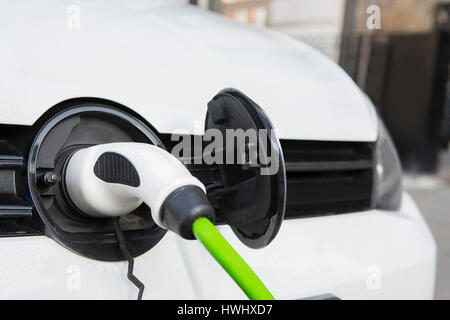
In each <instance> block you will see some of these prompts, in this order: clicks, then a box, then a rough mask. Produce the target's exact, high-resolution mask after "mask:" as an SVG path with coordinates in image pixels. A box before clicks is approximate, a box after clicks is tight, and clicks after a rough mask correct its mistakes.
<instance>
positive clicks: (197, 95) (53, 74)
mask: <svg viewBox="0 0 450 320" xmlns="http://www.w3.org/2000/svg"><path fill="white" fill-rule="evenodd" d="M76 3H77V4H79V6H80V7H79V8H80V9H81V28H80V29H79V30H70V29H69V28H68V27H67V19H68V16H69V14H67V12H66V10H67V8H68V7H69V6H70V5H72V2H71V1H56V0H45V1H40V2H39V3H34V2H27V3H22V2H19V1H17V2H11V1H5V0H0V8H1V9H0V30H2V31H1V35H0V47H1V50H0V70H2V77H0V93H1V94H0V122H1V123H8V124H22V125H32V124H33V123H34V122H35V121H36V120H37V119H38V118H39V117H40V116H41V115H42V114H43V113H44V112H45V111H47V110H48V109H49V108H51V107H52V106H54V105H55V104H57V103H59V102H62V101H64V100H67V99H72V98H77V97H96V98H103V99H108V100H112V101H115V102H118V103H121V104H123V105H125V106H127V107H129V108H132V109H133V110H134V111H136V112H137V113H138V114H140V115H141V116H142V117H144V118H145V119H146V120H147V121H148V122H149V123H151V124H152V125H153V126H154V127H155V128H156V129H157V130H158V131H159V132H162V133H170V132H176V131H178V132H179V131H181V130H183V131H184V132H187V133H201V132H202V128H203V121H204V117H205V114H206V103H207V102H208V101H209V100H210V99H211V98H212V96H213V95H214V94H215V93H217V92H218V91H219V90H221V89H223V88H225V87H235V88H238V89H239V90H241V91H243V92H244V93H246V94H247V95H248V96H250V97H252V99H254V100H255V101H256V102H257V103H259V104H260V105H261V106H262V107H263V108H264V109H265V110H266V112H267V114H268V115H269V116H270V118H271V119H272V121H273V123H274V126H275V127H276V128H277V130H278V133H279V136H280V137H281V138H285V139H286V138H289V139H304V140H328V141H375V140H376V139H377V116H376V113H375V110H374V108H373V106H372V104H371V103H370V101H369V100H368V99H367V98H366V97H365V95H364V94H362V93H361V92H360V90H359V89H358V88H357V86H356V85H355V84H354V83H353V82H352V80H351V79H350V78H349V77H348V76H347V75H346V74H345V72H344V71H342V70H341V69H340V68H339V67H338V66H336V65H335V64H334V63H333V62H331V61H330V60H328V59H327V58H326V57H324V56H323V55H322V54H320V53H319V52H317V51H316V50H314V49H311V48H310V47H308V46H307V45H305V44H302V43H300V42H297V41H294V40H291V39H289V38H287V37H284V36H281V35H278V34H275V33H272V32H268V31H265V30H260V29H254V28H245V27H242V26H238V25H235V24H234V23H232V22H230V21H228V20H226V19H225V18H222V17H218V16H216V15H214V14H211V13H208V12H204V11H201V10H198V9H195V8H193V7H190V6H187V5H183V4H178V3H176V2H168V1H162V2H150V1H137V2H135V3H134V4H127V3H126V2H125V1H123V2H122V1H115V2H114V3H110V2H105V1H77V2H76ZM220 230H221V232H222V233H223V234H224V235H225V237H226V238H227V239H228V240H229V241H230V242H231V243H232V245H233V246H234V247H235V248H236V249H237V251H238V252H239V253H240V254H241V255H242V256H243V257H244V258H245V259H246V260H247V261H248V262H249V264H250V265H251V266H252V267H253V268H254V270H255V271H256V273H257V274H258V275H260V276H261V278H262V279H263V280H264V282H265V283H266V285H267V286H268V287H269V288H270V289H271V291H273V294H274V295H275V297H277V298H286V299H297V298H302V297H308V296H313V295H319V294H324V293H330V294H334V295H336V296H338V297H340V298H368V299H370V298H417V299H427V298H432V296H433V291H434V278H435V264H436V261H435V260H436V245H435V243H434V240H433V238H432V236H431V234H430V232H429V229H428V227H427V226H426V224H425V222H424V220H423V218H422V217H421V214H420V212H419V211H418V210H417V207H416V206H415V204H414V202H413V200H412V199H411V198H410V197H409V196H408V195H407V194H406V193H405V194H404V196H403V204H402V207H401V209H400V210H399V211H398V212H386V211H379V210H371V211H366V212H358V213H351V214H341V215H337V216H326V217H319V218H308V219H298V220H286V221H284V223H283V225H282V227H281V230H280V233H279V235H278V236H277V238H276V239H275V240H274V241H273V243H271V244H270V245H269V246H268V247H267V248H264V249H260V250H252V249H249V248H247V247H245V246H244V245H242V244H241V243H240V242H239V241H238V240H237V238H236V237H235V236H234V235H233V233H232V232H231V231H230V229H229V228H228V227H221V228H220ZM0 265H1V266H2V273H0V288H1V289H0V298H4V299H6V298H31V299H42V298H55V299H72V298H80V299H101V298H106V299H133V298H136V296H137V289H136V288H135V287H134V286H133V285H132V284H131V283H130V282H129V281H128V280H127V278H126V263H125V262H120V263H111V262H99V261H94V260H90V259H87V258H84V257H81V256H79V255H77V254H76V253H73V252H71V251H70V250H68V249H66V248H64V247H62V246H61V245H59V244H58V243H56V242H55V241H54V240H52V239H50V238H48V237H45V236H30V237H13V238H1V239H0ZM135 270H136V274H137V275H138V277H139V278H140V279H141V280H142V281H143V282H144V283H145V285H146V288H147V289H146V291H145V294H144V298H149V299H169V298H178V299H197V298H200V299H217V298H230V299H235V298H245V296H244V295H243V293H242V292H241V291H240V290H239V288H238V287H237V286H236V285H235V284H234V283H233V282H232V281H231V280H230V279H229V277H228V276H227V275H226V274H225V273H224V271H223V270H222V269H221V268H220V267H219V266H218V265H217V264H216V263H215V262H214V261H213V260H212V258H211V257H209V255H208V253H207V252H206V251H205V250H204V249H203V248H201V245H200V244H199V243H197V242H196V241H184V240H182V239H181V238H179V237H178V236H176V235H174V234H171V233H168V234H167V235H166V236H165V237H164V238H163V239H162V240H161V242H160V243H158V244H157V245H156V246H155V247H154V248H153V249H151V250H150V251H149V252H147V253H145V254H143V255H142V256H140V257H138V258H137V259H136V263H135ZM218 288H220V290H218Z"/></svg>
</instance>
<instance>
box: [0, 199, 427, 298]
mask: <svg viewBox="0 0 450 320" xmlns="http://www.w3.org/2000/svg"><path fill="white" fill-rule="evenodd" d="M220 231H221V233H222V234H223V235H224V236H225V237H226V238H227V240H229V241H230V243H231V245H232V246H233V247H234V248H235V249H236V250H237V251H238V252H239V254H240V255H241V256H242V257H243V258H244V259H245V260H246V261H247V262H248V263H249V264H250V265H251V266H252V268H253V269H254V270H255V272H256V273H257V274H258V275H259V276H260V277H261V278H262V279H263V281H264V282H265V284H266V285H267V286H268V288H270V290H271V291H272V293H273V294H274V296H275V297H276V298H282V299H298V298H304V297H309V296H315V295H320V294H325V293H329V294H333V295H336V296H337V297H339V298H343V299H395V298H397V299H398V298H405V299H429V298H431V297H432V296H433V292H434V275H435V263H436V262H435V257H436V247H435V244H434V240H433V237H432V236H431V234H430V232H429V231H428V228H427V226H426V224H425V222H424V221H423V219H422V217H421V215H420V212H419V211H418V210H417V208H416V206H415V204H414V202H413V201H412V199H411V198H410V197H409V196H408V195H407V194H404V198H403V205H402V208H401V209H400V211H399V212H383V211H377V210H372V211H366V212H360V213H353V214H343V215H338V216H332V217H321V218H310V219H297V220H287V221H284V223H283V225H282V227H281V230H280V232H279V234H278V236H277V238H275V240H274V241H273V242H272V243H271V244H270V245H269V246H268V247H266V248H263V249H260V250H253V249H249V248H247V247H245V246H244V245H243V244H241V243H240V242H239V240H238V239H237V238H236V237H235V236H234V234H233V232H232V231H231V230H230V228H228V227H226V226H222V227H220ZM0 240H1V241H0V259H1V260H0V261H1V262H0V264H1V265H2V272H1V273H0V284H1V288H2V290H0V298H3V299H6V298H17V299H19V298H20V299H42V298H54V299H102V298H104V299H133V298H136V296H137V289H136V288H135V287H134V286H133V285H132V284H131V283H130V282H129V281H128V279H127V278H126V270H127V264H126V263H125V262H120V263H111V262H100V261H94V260H91V259H88V258H83V257H80V256H78V255H77V254H74V253H72V252H71V251H69V250H68V249H66V248H64V247H62V246H60V245H59V244H57V243H56V242H55V241H53V240H52V239H50V238H47V237H45V236H37V237H19V238H4V239H0ZM12 248H13V250H12ZM135 271H136V272H135V273H136V275H137V276H138V277H139V278H140V279H141V280H142V281H143V282H144V283H145V285H146V288H147V289H146V290H145V292H144V298H146V299H241V298H242V299H245V296H244V294H243V293H242V292H241V290H240V289H239V288H238V287H237V285H236V284H234V282H233V281H232V280H231V279H230V278H229V276H228V275H227V274H226V273H225V272H224V271H223V270H222V269H221V267H220V266H219V265H218V264H217V262H215V261H214V260H213V259H212V258H211V257H210V256H209V254H208V252H207V251H206V250H205V249H204V248H202V246H201V244H200V243H198V242H197V241H186V240H182V239H181V238H180V237H178V236H177V235H175V234H173V233H168V234H167V235H166V236H165V237H164V238H163V239H162V240H161V241H160V242H159V243H158V244H157V245H156V246H155V247H154V248H153V249H151V250H150V251H148V252H147V253H145V254H143V255H142V256H140V257H138V258H137V259H136V261H135ZM5 288H8V289H7V290H5ZM218 288H220V290H218Z"/></svg>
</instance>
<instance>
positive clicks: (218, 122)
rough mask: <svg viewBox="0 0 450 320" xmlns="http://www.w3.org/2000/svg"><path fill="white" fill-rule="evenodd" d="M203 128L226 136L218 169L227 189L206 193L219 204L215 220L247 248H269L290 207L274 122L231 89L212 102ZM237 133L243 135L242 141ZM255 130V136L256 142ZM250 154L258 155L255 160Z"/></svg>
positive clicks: (255, 105)
mask: <svg viewBox="0 0 450 320" xmlns="http://www.w3.org/2000/svg"><path fill="white" fill-rule="evenodd" d="M205 129H206V130H208V129H218V130H220V131H221V133H222V137H223V149H222V151H221V152H223V155H222V156H223V159H224V161H223V163H224V164H219V169H220V173H221V177H222V181H221V184H222V186H223V188H218V189H214V190H211V191H209V192H208V196H209V197H211V198H213V199H214V201H215V202H216V206H215V209H216V214H217V216H218V217H219V218H220V219H221V220H223V221H224V222H226V223H227V224H229V225H230V226H231V228H232V229H233V231H234V233H235V234H236V235H237V237H238V238H239V239H240V240H241V241H242V242H243V243H244V244H245V245H247V246H248V247H251V248H261V247H264V246H266V245H268V244H269V243H270V242H271V241H272V240H273V238H274V237H275V236H276V234H277V233H278V230H279V228H280V226H281V222H282V221H283V218H284V212H285V206H286V171H285V165H284V159H283V153H282V150H281V145H280V142H279V140H278V138H277V137H276V135H275V132H274V131H273V129H274V128H273V125H272V123H271V122H270V120H269V118H268V116H267V115H266V113H265V112H264V111H263V110H262V109H261V107H259V106H258V105H257V104H256V103H255V102H253V101H252V100H251V99H250V98H249V97H247V96H246V95H245V94H243V93H242V92H240V91H238V90H236V89H231V88H228V89H224V90H222V91H220V92H219V93H218V94H217V95H216V96H215V97H214V98H213V99H212V100H211V101H210V102H209V103H208V112H207V115H206V120H205ZM227 129H233V130H234V131H233V130H227ZM236 129H242V130H243V131H241V132H240V136H241V138H240V139H239V138H236V136H237V135H239V134H238V132H237V131H236ZM248 129H251V130H249V131H247V130H248ZM262 129H265V130H262ZM227 131H228V132H227ZM252 131H253V132H254V133H257V134H256V140H255V136H253V138H252ZM233 132H234V134H235V135H236V136H234V135H233V136H232V135H231V134H232V133H233ZM243 132H245V133H244V134H242V133H243ZM264 133H266V134H264ZM242 136H244V138H242ZM233 140H234V141H233ZM255 141H256V143H255ZM215 152H216V153H217V152H218V151H217V150H216V151H215ZM219 152H220V151H219ZM240 154H244V155H245V156H240ZM250 154H253V155H255V154H256V155H257V157H256V159H255V157H254V156H253V157H252V158H250ZM227 158H228V159H234V161H233V163H230V161H226V159H227ZM238 158H240V159H241V161H240V163H237V162H238V161H237V159H238ZM250 159H252V160H250Z"/></svg>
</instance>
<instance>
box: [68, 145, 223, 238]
mask: <svg viewBox="0 0 450 320" xmlns="http://www.w3.org/2000/svg"><path fill="white" fill-rule="evenodd" d="M64 177H65V179H64V184H65V188H66V191H67V195H68V196H69V198H70V200H71V202H72V203H73V204H74V206H75V207H77V208H78V209H79V210H80V211H81V212H83V213H84V214H87V215H90V216H93V217H98V218H101V217H103V218H108V217H118V216H122V215H125V214H128V213H130V212H132V211H133V210H135V209H136V208H138V207H139V206H140V205H141V204H142V202H145V203H146V204H147V205H148V206H149V207H150V210H151V214H152V218H153V220H154V221H155V223H156V224H157V225H159V226H160V227H162V228H165V229H169V230H172V231H174V232H175V233H177V234H179V235H180V236H181V237H183V238H185V239H195V237H194V235H193V233H192V228H191V226H192V223H194V221H195V220H196V219H197V218H199V217H208V218H209V219H212V220H214V218H215V214H214V209H213V208H212V207H211V205H210V203H209V201H208V198H207V197H206V190H205V186H204V185H203V184H202V183H201V182H200V181H199V180H198V179H197V178H195V177H194V176H192V175H191V173H190V172H189V170H188V169H186V167H185V166H184V165H183V164H182V163H181V162H180V161H179V160H178V159H177V158H175V157H174V156H173V155H172V154H170V153H169V152H167V151H165V150H163V149H161V148H159V147H156V146H153V145H149V144H145V143H135V142H127V143H110V144H102V145H96V146H92V147H88V148H85V149H81V150H79V151H76V152H75V153H74V154H73V155H72V156H71V157H70V159H69V160H68V163H67V165H66V170H65V173H64Z"/></svg>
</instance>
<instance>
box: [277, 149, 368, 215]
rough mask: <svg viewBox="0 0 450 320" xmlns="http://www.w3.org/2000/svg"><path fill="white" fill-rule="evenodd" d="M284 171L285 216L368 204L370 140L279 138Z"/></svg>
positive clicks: (347, 209)
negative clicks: (285, 186)
mask: <svg viewBox="0 0 450 320" xmlns="http://www.w3.org/2000/svg"><path fill="white" fill-rule="evenodd" d="M281 146H282V148H283V152H284V159H285V162H286V174H287V205H286V218H300V217H310V216H319V215H327V214H337V213H345V212H354V211H363V210H368V209H370V208H371V199H372V196H371V195H372V180H373V159H372V153H373V144H372V143H365V142H323V141H299V140H281Z"/></svg>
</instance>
